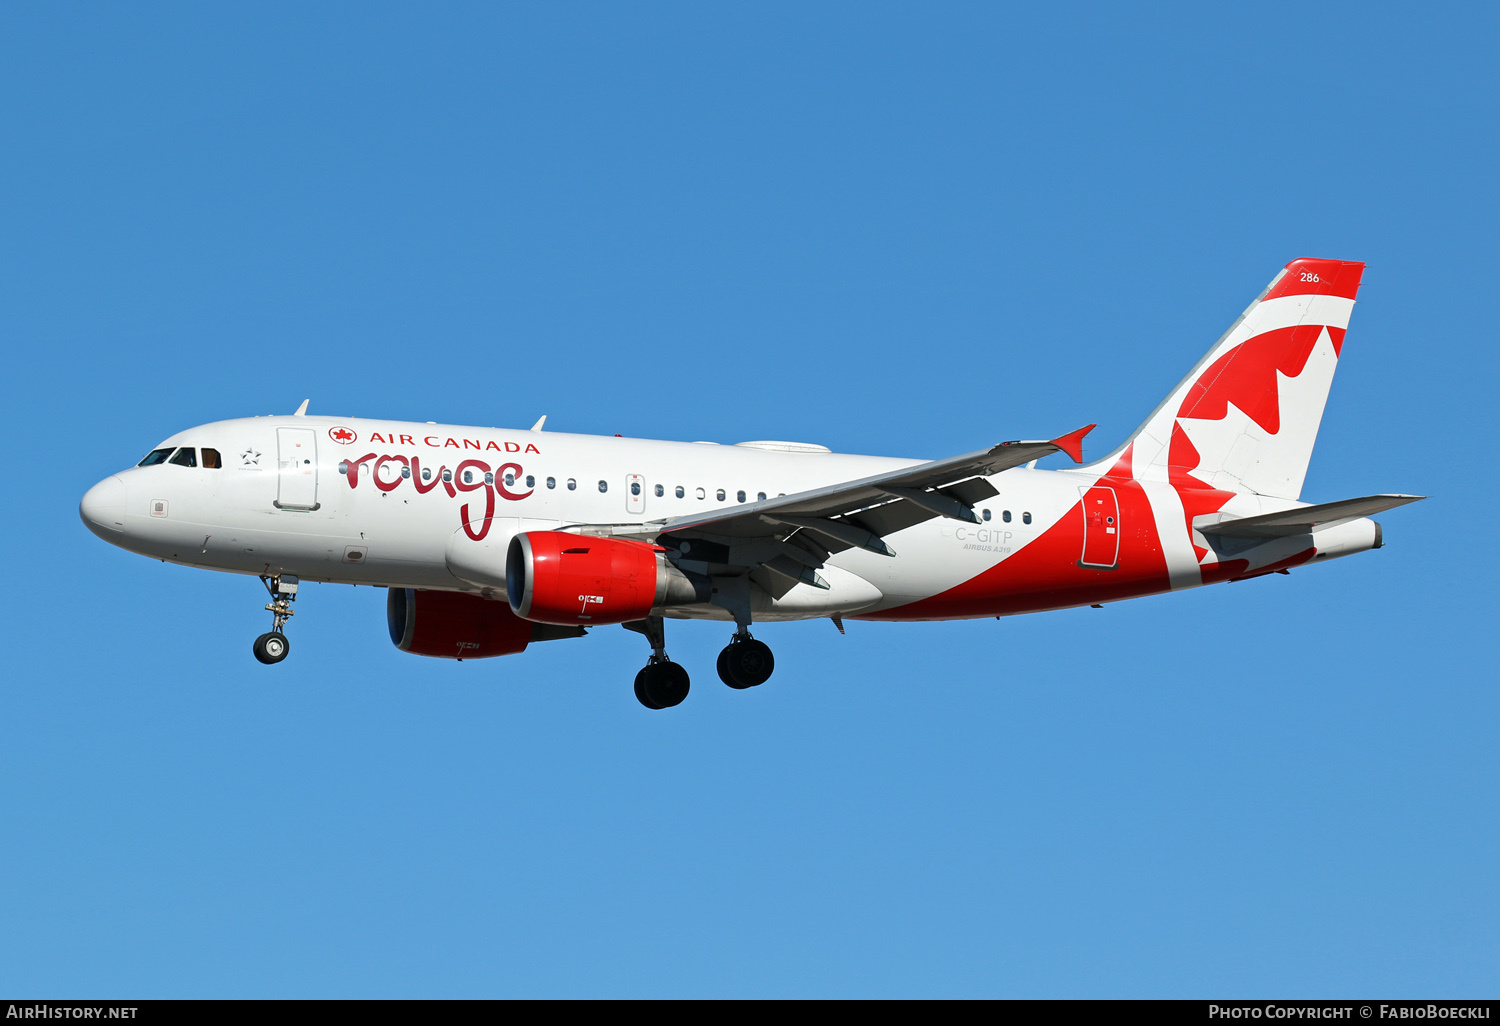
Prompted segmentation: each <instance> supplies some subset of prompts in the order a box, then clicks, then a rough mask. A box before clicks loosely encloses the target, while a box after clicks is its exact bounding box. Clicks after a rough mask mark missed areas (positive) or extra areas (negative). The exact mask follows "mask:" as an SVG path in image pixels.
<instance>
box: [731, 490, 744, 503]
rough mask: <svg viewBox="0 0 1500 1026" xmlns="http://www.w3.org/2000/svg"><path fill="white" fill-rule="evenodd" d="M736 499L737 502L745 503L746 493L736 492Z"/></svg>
mask: <svg viewBox="0 0 1500 1026" xmlns="http://www.w3.org/2000/svg"><path fill="white" fill-rule="evenodd" d="M734 499H735V501H736V502H744V501H745V493H744V491H738V492H735V493H734Z"/></svg>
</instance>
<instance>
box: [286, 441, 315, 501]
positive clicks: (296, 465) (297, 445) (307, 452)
mask: <svg viewBox="0 0 1500 1026" xmlns="http://www.w3.org/2000/svg"><path fill="white" fill-rule="evenodd" d="M276 470H277V474H276V477H277V481H276V508H277V509H303V510H309V509H317V508H318V436H317V432H315V431H313V430H312V429H311V428H277V429H276Z"/></svg>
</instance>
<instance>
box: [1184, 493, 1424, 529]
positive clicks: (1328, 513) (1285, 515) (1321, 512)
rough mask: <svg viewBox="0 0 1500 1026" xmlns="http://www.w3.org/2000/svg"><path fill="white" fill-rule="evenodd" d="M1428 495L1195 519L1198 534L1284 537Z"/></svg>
mask: <svg viewBox="0 0 1500 1026" xmlns="http://www.w3.org/2000/svg"><path fill="white" fill-rule="evenodd" d="M1425 498H1427V496H1425V495H1366V496H1364V497H1363V498H1359V499H1340V500H1339V501H1338V502H1324V503H1321V504H1319V505H1317V506H1303V507H1301V508H1300V509H1289V510H1285V511H1284V512H1281V513H1263V514H1261V515H1260V516H1256V517H1239V518H1237V519H1232V520H1219V521H1217V522H1211V520H1210V518H1209V517H1200V518H1198V519H1199V520H1203V521H1205V522H1204V523H1201V524H1200V523H1198V522H1197V520H1195V521H1194V522H1193V527H1195V528H1196V529H1197V530H1198V531H1199V533H1201V534H1205V535H1222V536H1226V537H1231V538H1284V537H1287V536H1289V535H1294V534H1309V533H1311V532H1312V529H1313V528H1315V527H1320V526H1322V525H1324V524H1332V523H1335V522H1337V521H1340V520H1353V519H1354V518H1355V517H1369V516H1374V515H1375V514H1376V513H1383V512H1385V511H1386V510H1388V509H1395V508H1396V507H1397V506H1405V505H1406V504H1407V503H1408V502H1417V501H1419V500H1421V499H1425Z"/></svg>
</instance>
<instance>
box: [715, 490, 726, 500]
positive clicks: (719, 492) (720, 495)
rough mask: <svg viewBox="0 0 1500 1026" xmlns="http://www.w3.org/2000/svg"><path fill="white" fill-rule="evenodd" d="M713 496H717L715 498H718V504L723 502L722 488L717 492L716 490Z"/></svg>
mask: <svg viewBox="0 0 1500 1026" xmlns="http://www.w3.org/2000/svg"><path fill="white" fill-rule="evenodd" d="M714 494H716V495H717V496H718V497H719V501H720V502H723V501H724V489H722V488H720V489H719V490H718V491H717V492H716V493H714Z"/></svg>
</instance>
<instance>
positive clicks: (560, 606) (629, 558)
mask: <svg viewBox="0 0 1500 1026" xmlns="http://www.w3.org/2000/svg"><path fill="white" fill-rule="evenodd" d="M663 552H664V550H663V549H661V548H660V547H658V546H656V545H647V544H646V543H645V542H637V541H624V540H621V539H619V538H595V537H590V536H587V535H579V534H567V533H565V532H562V531H528V532H526V533H525V534H518V535H516V536H515V537H514V538H512V539H511V542H510V549H509V551H508V552H507V553H506V559H505V589H506V592H507V593H508V594H509V596H510V608H511V610H512V611H513V612H514V613H515V614H516V615H517V616H524V617H525V618H526V619H528V620H537V621H539V622H541V623H555V624H594V623H625V622H626V621H628V620H641V619H644V618H645V617H647V616H649V615H650V614H651V610H652V609H653V608H654V607H659V606H667V605H680V604H684V603H687V602H696V601H701V600H703V598H705V597H706V589H704V588H702V587H698V586H695V584H694V583H693V582H692V581H690V580H689V579H688V578H687V577H686V576H685V575H684V574H683V573H682V572H681V571H680V570H678V569H677V568H676V567H674V566H672V565H671V564H670V563H668V562H667V561H666V558H665V557H664V556H663ZM703 584H705V585H706V584H707V581H706V580H705V581H704V582H703ZM700 592H702V593H703V594H700Z"/></svg>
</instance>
